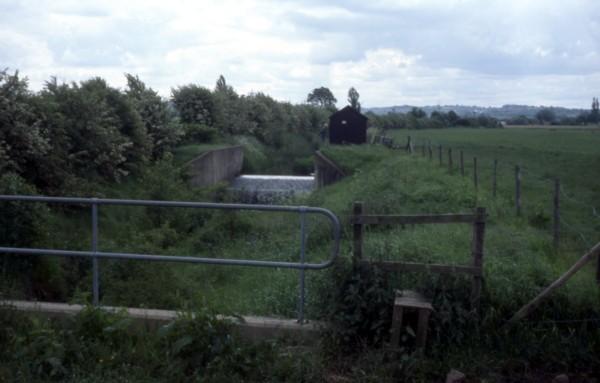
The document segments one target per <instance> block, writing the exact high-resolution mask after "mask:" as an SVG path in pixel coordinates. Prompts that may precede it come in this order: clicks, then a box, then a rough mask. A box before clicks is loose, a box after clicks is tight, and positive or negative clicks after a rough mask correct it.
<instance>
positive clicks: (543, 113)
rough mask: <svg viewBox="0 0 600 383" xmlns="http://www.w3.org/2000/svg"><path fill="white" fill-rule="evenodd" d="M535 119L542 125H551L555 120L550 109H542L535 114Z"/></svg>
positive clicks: (554, 115)
mask: <svg viewBox="0 0 600 383" xmlns="http://www.w3.org/2000/svg"><path fill="white" fill-rule="evenodd" d="M535 118H537V119H538V121H540V122H541V123H542V124H545V123H553V122H554V121H555V120H556V114H555V113H554V110H552V108H542V109H540V110H539V111H538V112H537V113H536V114H535Z"/></svg>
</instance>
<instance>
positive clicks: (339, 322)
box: [326, 266, 394, 354]
mask: <svg viewBox="0 0 600 383" xmlns="http://www.w3.org/2000/svg"><path fill="white" fill-rule="evenodd" d="M336 274H337V275H336ZM333 275H334V276H335V277H336V283H335V285H337V286H339V287H338V290H337V291H336V292H335V294H334V295H333V296H332V299H331V302H330V306H329V307H330V311H329V313H328V315H327V317H326V318H327V321H328V323H329V325H330V327H329V328H328V331H329V333H328V334H327V339H328V345H327V346H328V347H329V348H331V349H332V351H333V352H335V353H339V352H341V353H343V354H348V353H355V352H362V351H363V350H364V348H365V347H375V346H381V345H382V343H383V342H386V341H387V340H388V336H389V329H390V324H391V316H392V315H391V313H392V304H391V302H393V300H394V293H393V291H392V290H391V288H390V287H389V285H388V283H387V280H386V278H385V275H384V274H383V273H382V272H381V271H379V270H377V269H375V268H372V267H368V266H357V267H354V268H352V269H349V268H348V267H347V266H346V267H340V266H338V270H336V272H334V273H333Z"/></svg>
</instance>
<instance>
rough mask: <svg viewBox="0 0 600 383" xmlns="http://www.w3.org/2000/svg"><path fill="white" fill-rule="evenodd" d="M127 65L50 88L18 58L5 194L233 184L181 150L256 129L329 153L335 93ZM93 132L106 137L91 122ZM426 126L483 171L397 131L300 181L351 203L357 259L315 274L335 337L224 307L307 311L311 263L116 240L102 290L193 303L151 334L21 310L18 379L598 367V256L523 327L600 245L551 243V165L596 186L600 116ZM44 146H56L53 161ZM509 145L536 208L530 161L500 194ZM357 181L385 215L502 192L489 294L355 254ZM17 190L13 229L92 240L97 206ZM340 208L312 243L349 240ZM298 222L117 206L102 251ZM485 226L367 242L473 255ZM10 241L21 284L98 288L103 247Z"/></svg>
mask: <svg viewBox="0 0 600 383" xmlns="http://www.w3.org/2000/svg"><path fill="white" fill-rule="evenodd" d="M128 81H129V85H128V88H127V90H125V91H120V90H117V89H113V88H110V87H109V86H107V84H106V83H105V82H103V81H102V80H100V79H92V80H89V81H87V82H83V83H81V84H70V85H65V84H62V85H59V84H56V82H52V81H51V82H50V83H49V84H48V85H47V87H46V88H47V89H45V90H44V91H42V92H40V93H38V94H35V93H32V92H29V91H28V90H27V86H26V82H24V81H23V80H21V79H19V77H18V76H16V75H8V74H7V73H6V72H4V73H3V77H2V78H1V81H0V84H2V85H3V86H4V88H2V89H3V91H2V92H3V93H2V98H1V99H0V108H2V109H0V111H1V113H0V123H1V124H2V125H1V130H0V134H2V136H1V140H0V168H1V169H2V172H3V174H2V177H1V179H0V193H2V194H35V193H50V194H71V195H72V194H76V195H77V194H79V195H85V196H89V195H94V196H101V197H109V198H111V197H112V198H137V199H156V200H190V201H198V200H210V201H229V198H230V197H228V195H227V193H225V191H224V186H223V185H217V186H215V187H213V188H211V189H204V190H192V189H190V188H189V187H188V186H187V183H186V180H185V175H184V172H183V171H182V169H181V165H182V164H183V163H185V162H186V161H188V160H189V159H191V158H193V157H194V155H195V154H196V153H199V152H202V151H203V150H206V149H210V148H215V147H219V146H220V145H225V144H240V145H243V146H244V149H245V157H246V163H245V164H244V166H245V169H246V170H247V171H271V172H277V173H289V172H291V171H292V170H294V169H295V170H296V171H297V172H298V173H306V172H308V171H309V169H310V162H309V160H308V156H309V155H310V153H311V152H312V150H314V148H315V147H316V145H317V143H318V139H317V138H316V137H317V133H318V132H319V130H320V129H321V127H322V122H323V118H322V117H323V116H326V114H327V112H326V111H325V110H324V109H319V108H317V107H313V106H308V105H290V104H286V103H278V102H276V101H274V100H273V99H271V98H270V97H268V96H265V95H260V94H258V95H250V96H239V95H237V94H235V92H234V91H233V89H232V88H231V87H229V86H228V85H227V84H226V83H225V81H224V79H219V81H218V83H217V87H216V89H215V90H214V91H211V90H207V89H205V88H202V87H199V86H196V85H189V86H183V87H179V88H177V89H175V90H174V99H173V100H172V103H169V102H167V101H165V100H162V99H160V97H158V96H157V95H156V93H154V92H153V91H152V90H150V89H148V88H146V87H145V85H143V83H141V82H140V81H139V79H137V78H136V77H131V76H128ZM81 98H83V99H81ZM72 111H73V114H72V113H71V112H72ZM74 113H77V114H74ZM88 131H90V132H88ZM86 132H88V133H89V134H91V136H89V137H91V139H90V140H88V141H89V142H82V141H85V140H86V137H88V136H87V134H88V133H86ZM411 134H412V135H413V138H414V139H415V140H416V143H417V145H418V143H419V142H424V140H432V141H433V142H434V144H436V143H442V144H444V146H445V147H446V146H447V145H450V144H452V145H451V146H452V147H453V149H455V153H456V151H457V150H458V149H463V150H465V153H466V154H467V156H466V158H468V157H470V156H472V155H478V156H479V157H480V166H482V168H481V169H482V172H481V173H480V177H481V178H480V188H479V191H478V192H477V193H476V192H475V190H474V188H473V186H472V181H471V179H470V178H469V177H464V178H463V177H460V175H458V174H457V172H456V171H455V172H454V173H453V174H449V173H448V170H447V168H446V167H439V166H438V165H437V164H436V163H435V162H429V161H428V160H427V159H426V158H421V157H419V156H418V155H413V156H408V155H406V154H404V153H403V152H400V151H392V150H389V149H386V148H384V147H381V146H369V145H363V146H344V147H333V146H331V147H322V148H321V149H322V150H323V152H324V153H325V154H326V155H327V156H329V157H331V158H332V159H334V160H335V161H336V162H337V163H338V164H339V165H340V166H341V167H342V168H343V169H344V170H345V171H346V172H347V174H348V175H349V176H348V177H347V178H345V179H343V180H342V181H341V182H339V183H337V184H334V185H331V186H329V187H327V188H324V189H322V190H319V191H317V192H315V193H313V194H312V195H311V196H309V197H306V198H302V199H298V200H295V201H290V203H295V204H303V205H311V206H322V207H325V208H328V209H331V210H332V211H334V212H335V213H336V214H337V215H338V216H339V217H340V218H341V220H342V223H343V239H342V244H341V252H340V255H341V259H340V261H339V262H338V263H337V264H336V266H335V267H334V268H332V269H329V270H326V271H320V272H308V273H307V307H306V313H307V316H308V317H309V318H311V319H312V320H317V319H320V320H326V321H328V322H329V323H331V327H330V328H329V331H328V332H327V334H326V336H325V337H324V340H323V343H322V344H321V345H320V346H319V347H318V348H317V350H318V351H319V352H315V351H302V349H298V348H288V345H286V344H284V343H271V344H263V345H259V346H256V345H255V346H252V345H246V344H243V343H242V342H241V341H240V340H239V339H237V338H236V336H235V334H233V333H232V332H231V330H230V328H229V326H227V325H226V324H223V323H221V322H220V321H217V320H216V319H215V317H214V315H213V314H212V313H213V312H219V313H223V314H229V313H233V314H255V315H271V316H283V317H294V316H296V314H297V298H296V297H297V291H298V273H297V271H292V270H269V269H247V268H234V267H218V266H190V265H173V264H152V263H142V262H133V261H131V262H125V261H115V260H103V261H101V262H100V269H101V276H102V279H101V293H102V295H101V301H102V303H103V304H105V305H115V306H132V307H153V308H169V309H180V310H182V311H184V312H186V313H187V314H184V315H182V316H181V318H180V319H179V320H178V321H176V322H174V323H173V324H171V325H169V326H167V327H165V328H163V329H161V330H160V331H158V332H156V333H143V334H136V333H135V332H131V331H130V329H129V327H130V326H129V325H130V324H129V323H128V320H127V319H126V318H124V317H123V316H119V315H116V316H115V315H112V314H107V313H104V312H102V311H99V310H94V309H91V308H90V309H87V310H86V311H84V312H83V313H82V314H81V315H79V316H78V317H77V318H75V319H74V320H73V321H72V322H70V323H67V324H58V323H48V322H45V321H39V320H33V319H30V318H24V317H22V316H20V315H18V314H17V313H15V312H13V311H10V310H1V311H0V321H2V323H1V324H2V326H1V328H0V341H1V342H0V343H1V344H2V345H3V346H5V347H2V348H1V349H0V380H2V379H3V380H8V381H11V380H15V381H19V380H20V381H36V380H37V381H40V380H41V381H44V380H71V381H81V380H86V379H87V381H100V380H114V381H132V380H133V381H188V380H193V379H195V380H198V381H235V380H239V381H269V380H271V381H282V380H286V381H319V380H322V381H336V380H337V381H347V380H354V381H438V380H442V379H443V377H444V375H445V373H446V372H448V370H449V369H450V368H458V369H460V370H462V371H464V372H466V373H467V374H468V375H469V376H470V377H477V378H481V379H485V380H487V381H505V380H508V381H527V380H529V381H539V380H543V379H547V378H548V377H550V376H552V374H555V373H559V372H567V373H573V374H575V375H576V376H578V377H579V379H581V380H583V381H585V380H586V379H588V378H589V379H591V378H592V377H596V378H597V374H598V371H599V370H600V366H599V364H598V359H597V357H596V355H598V354H599V353H600V333H599V323H600V320H599V319H600V312H599V310H598V309H597V307H598V302H599V301H600V293H599V291H598V288H597V286H596V282H595V280H594V275H593V271H592V270H590V269H586V270H585V271H584V272H582V273H580V274H579V275H577V276H576V277H575V278H574V279H573V280H572V281H570V282H569V284H568V285H567V286H565V287H564V288H562V289H561V290H559V291H558V292H557V293H555V294H553V296H552V297H551V298H550V299H548V300H547V301H546V302H544V303H543V304H542V305H541V306H540V307H539V308H538V310H537V311H536V312H535V313H534V315H533V316H532V317H531V318H529V319H528V320H527V321H524V322H522V323H519V324H518V325H517V326H516V327H513V328H507V327H504V324H505V321H506V319H508V318H509V317H510V315H511V314H513V313H514V312H515V310H516V309H518V308H519V307H520V305H522V304H523V303H525V302H527V301H528V300H529V299H531V298H532V297H533V296H534V295H535V294H536V293H537V292H539V291H540V289H541V288H543V287H544V286H546V285H547V284H548V283H549V282H550V281H552V280H553V279H554V278H555V277H556V276H557V275H559V274H560V273H561V272H563V271H564V270H565V269H566V268H567V267H568V266H569V265H570V264H571V263H572V262H573V260H574V259H576V258H577V257H578V256H580V255H581V251H582V250H583V249H584V248H585V247H586V246H585V244H584V243H583V242H582V241H581V240H580V238H579V236H578V235H577V234H576V233H571V234H567V235H565V237H564V238H563V243H562V245H561V248H560V249H559V250H558V251H556V250H555V249H553V247H552V243H551V235H550V233H549V230H548V229H549V227H548V226H549V221H548V220H549V215H548V214H549V213H548V210H547V206H550V204H549V201H550V195H549V192H550V190H551V188H550V185H549V183H550V182H549V181H550V180H551V179H552V178H553V177H554V176H556V175H560V176H561V178H562V179H563V180H564V185H565V188H566V189H565V190H566V191H567V193H568V194H569V195H570V196H573V197H576V198H577V199H578V200H580V201H581V202H583V204H584V205H585V206H588V205H592V206H593V204H594V203H595V201H597V199H598V191H599V190H600V189H598V184H597V182H598V180H597V178H596V177H595V173H594V171H595V170H596V169H597V168H598V166H595V165H596V164H599V163H598V160H599V157H598V152H597V147H598V144H599V143H598V142H597V139H596V135H597V133H596V132H594V131H590V132H562V131H561V132H558V131H557V132H552V131H544V132H533V131H514V130H513V131H508V130H502V129H493V130H489V129H485V130H472V129H469V130H463V129H453V130H427V131H422V130H421V131H419V132H418V133H417V132H414V134H413V133H412V132H411ZM213 138H214V139H213ZM210 139H212V141H211V142H205V141H210ZM396 139H397V140H404V139H405V137H404V136H397V137H396ZM542 140H544V142H543V143H542ZM96 141H97V143H98V144H99V145H98V146H96V145H95V142H96ZM79 145H82V146H81V148H83V149H82V152H80V151H79V150H78V148H79ZM86 145H87V146H86ZM86 148H87V149H86ZM455 155H456V154H455ZM42 157H43V158H45V157H49V158H50V159H49V160H48V163H47V165H44V163H43V158H42ZM494 157H498V159H499V160H500V161H501V163H503V164H504V163H505V164H507V165H506V166H508V165H510V166H512V165H513V164H514V163H517V162H518V163H520V164H521V165H523V167H524V169H525V170H526V171H529V172H530V173H531V174H532V175H533V174H535V175H536V177H529V176H528V174H527V173H525V177H524V185H525V189H524V195H525V199H524V212H525V213H524V215H523V216H522V217H516V216H515V215H514V211H513V206H512V194H511V190H512V182H511V178H510V177H511V172H510V171H507V170H506V169H503V170H502V173H501V174H502V175H501V177H500V178H499V181H498V182H499V185H501V188H500V192H499V195H498V196H497V197H496V198H493V197H492V196H491V193H490V192H489V174H490V173H489V170H485V171H484V170H483V169H490V166H489V165H490V160H491V159H493V158H494ZM455 158H456V157H455ZM485 161H487V167H483V165H484V163H485ZM467 164H470V161H467ZM44 166H46V167H44ZM503 166H504V165H503ZM573 169H576V171H575V170H573ZM467 172H468V173H469V172H470V167H469V166H467ZM533 179H535V182H533ZM529 180H532V182H529ZM486 185H487V186H486ZM354 201H362V202H363V203H364V204H365V209H366V211H367V212H368V213H381V214H397V213H447V212H461V211H470V210H471V209H473V208H474V207H475V206H485V207H486V208H487V209H488V210H487V211H488V213H489V219H488V224H487V228H486V242H485V257H484V277H485V288H484V294H483V297H482V298H483V299H482V308H481V312H480V313H479V314H476V313H475V312H474V311H473V310H472V308H471V307H470V304H469V294H470V284H471V280H470V279H469V278H468V277H463V276H440V275H435V274H427V273H402V274H390V273H384V272H381V271H379V270H376V269H370V268H356V267H354V266H353V265H352V262H351V261H350V259H349V256H348V255H349V254H350V252H351V246H352V239H351V226H350V225H349V223H348V222H349V215H350V214H351V211H352V204H353V202H354ZM0 206H1V208H2V213H3V214H2V215H1V216H0V220H2V221H1V222H0V224H1V226H0V236H1V238H0V239H1V240H2V243H1V244H2V245H3V246H39V247H49V248H62V249H64V248H66V249H74V250H77V249H86V250H87V249H89V246H90V230H89V211H88V210H86V209H83V208H81V207H78V206H71V207H63V208H55V207H54V208H52V209H49V208H47V207H44V206H43V205H39V204H26V203H10V204H7V203H3V204H2V205H0ZM585 206H579V207H577V205H574V204H571V205H570V204H569V202H565V206H564V214H565V218H566V219H567V222H569V223H570V224H571V223H573V222H575V225H576V226H574V228H575V229H576V231H577V232H581V233H583V234H584V236H585V237H586V238H594V235H595V234H596V233H597V232H598V230H600V227H598V223H597V222H596V221H594V220H591V219H586V218H585V217H587V218H593V216H592V215H589V214H591V213H590V212H592V210H589V209H587V210H586V207H585ZM585 214H588V215H589V216H588V215H585ZM327 225H328V224H327V222H326V221H325V220H323V219H319V218H315V217H312V216H311V218H310V219H309V220H308V235H307V239H308V240H307V252H308V257H309V259H308V260H309V261H311V262H315V261H319V260H324V259H326V258H327V257H328V256H329V250H330V245H331V243H330V241H331V240H330V236H329V231H328V226H327ZM298 227H299V220H298V218H297V216H295V215H289V214H280V213H255V212H220V211H206V210H202V211H196V210H190V209H159V208H140V207H118V208H117V207H107V206H102V207H101V209H100V250H106V251H122V252H140V253H154V254H167V255H169V254H173V255H188V254H189V255H202V256H218V257H230V258H241V257H243V258H247V259H261V260H265V259H268V260H283V261H292V260H294V261H295V260H297V259H298V254H299V234H298ZM470 240H471V228H470V227H469V226H468V225H445V226H444V225H434V226H416V227H379V228H375V227H373V228H368V229H367V231H366V233H365V247H364V253H365V255H366V256H367V257H369V258H372V259H385V260H405V261H418V262H436V263H450V264H466V263H468V262H469V260H470ZM1 260H2V273H3V274H2V281H1V287H2V290H1V294H2V295H1V296H2V298H4V297H9V298H26V299H32V298H33V299H40V300H56V301H72V302H81V303H85V302H88V301H89V298H90V296H89V295H90V294H89V291H90V285H91V275H90V271H91V267H90V263H89V261H87V260H81V259H57V258H46V257H43V258H40V257H31V258H30V257H17V256H14V255H3V256H1ZM405 288H410V289H416V290H418V291H419V292H421V293H423V294H424V295H426V296H427V297H429V298H430V299H431V300H432V302H433V306H434V308H435V310H436V311H435V313H434V315H433V316H432V318H431V324H430V326H431V327H430V336H429V345H428V348H427V350H426V351H425V353H424V354H422V355H420V354H418V353H417V354H415V353H413V351H414V347H413V343H414V329H413V327H414V326H412V325H411V326H409V327H408V328H407V330H406V331H405V332H404V333H403V334H402V344H401V348H400V349H399V350H390V349H388V346H387V342H388V335H389V334H388V329H389V324H390V320H391V317H390V315H391V314H390V313H391V302H392V297H393V290H394V289H405ZM190 302H192V303H190ZM190 308H191V309H190ZM188 311H189V313H188ZM192 313H193V315H192ZM409 324H410V320H409ZM298 355H299V356H298ZM594 374H595V375H594ZM503 379H505V380H503Z"/></svg>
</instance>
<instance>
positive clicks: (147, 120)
mask: <svg viewBox="0 0 600 383" xmlns="http://www.w3.org/2000/svg"><path fill="white" fill-rule="evenodd" d="M125 77H126V78H127V89H126V90H125V94H126V95H127V96H128V97H129V99H130V100H131V102H132V104H133V106H134V108H135V110H136V111H137V112H138V114H139V115H140V118H141V120H142V122H143V124H144V126H145V128H146V131H147V132H148V136H149V139H150V141H151V146H152V159H153V160H156V159H159V158H161V157H162V156H163V155H164V154H165V153H167V152H170V151H171V150H172V149H173V147H174V146H175V145H176V144H177V142H179V140H180V139H181V136H182V135H183V130H182V128H181V126H180V125H179V124H178V123H177V122H175V121H174V118H173V116H172V113H171V112H170V110H169V106H168V103H167V102H166V101H164V100H163V99H162V98H161V97H160V96H159V95H158V93H156V92H155V91H154V90H153V89H152V88H148V87H146V84H144V83H143V82H142V80H140V79H139V78H138V77H137V76H134V75H131V74H125Z"/></svg>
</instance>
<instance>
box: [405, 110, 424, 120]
mask: <svg viewBox="0 0 600 383" xmlns="http://www.w3.org/2000/svg"><path fill="white" fill-rule="evenodd" d="M408 113H409V114H410V115H411V116H413V117H414V118H424V117H427V113H425V111H424V110H423V109H421V108H412V109H411V111H410V112H408Z"/></svg>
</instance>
